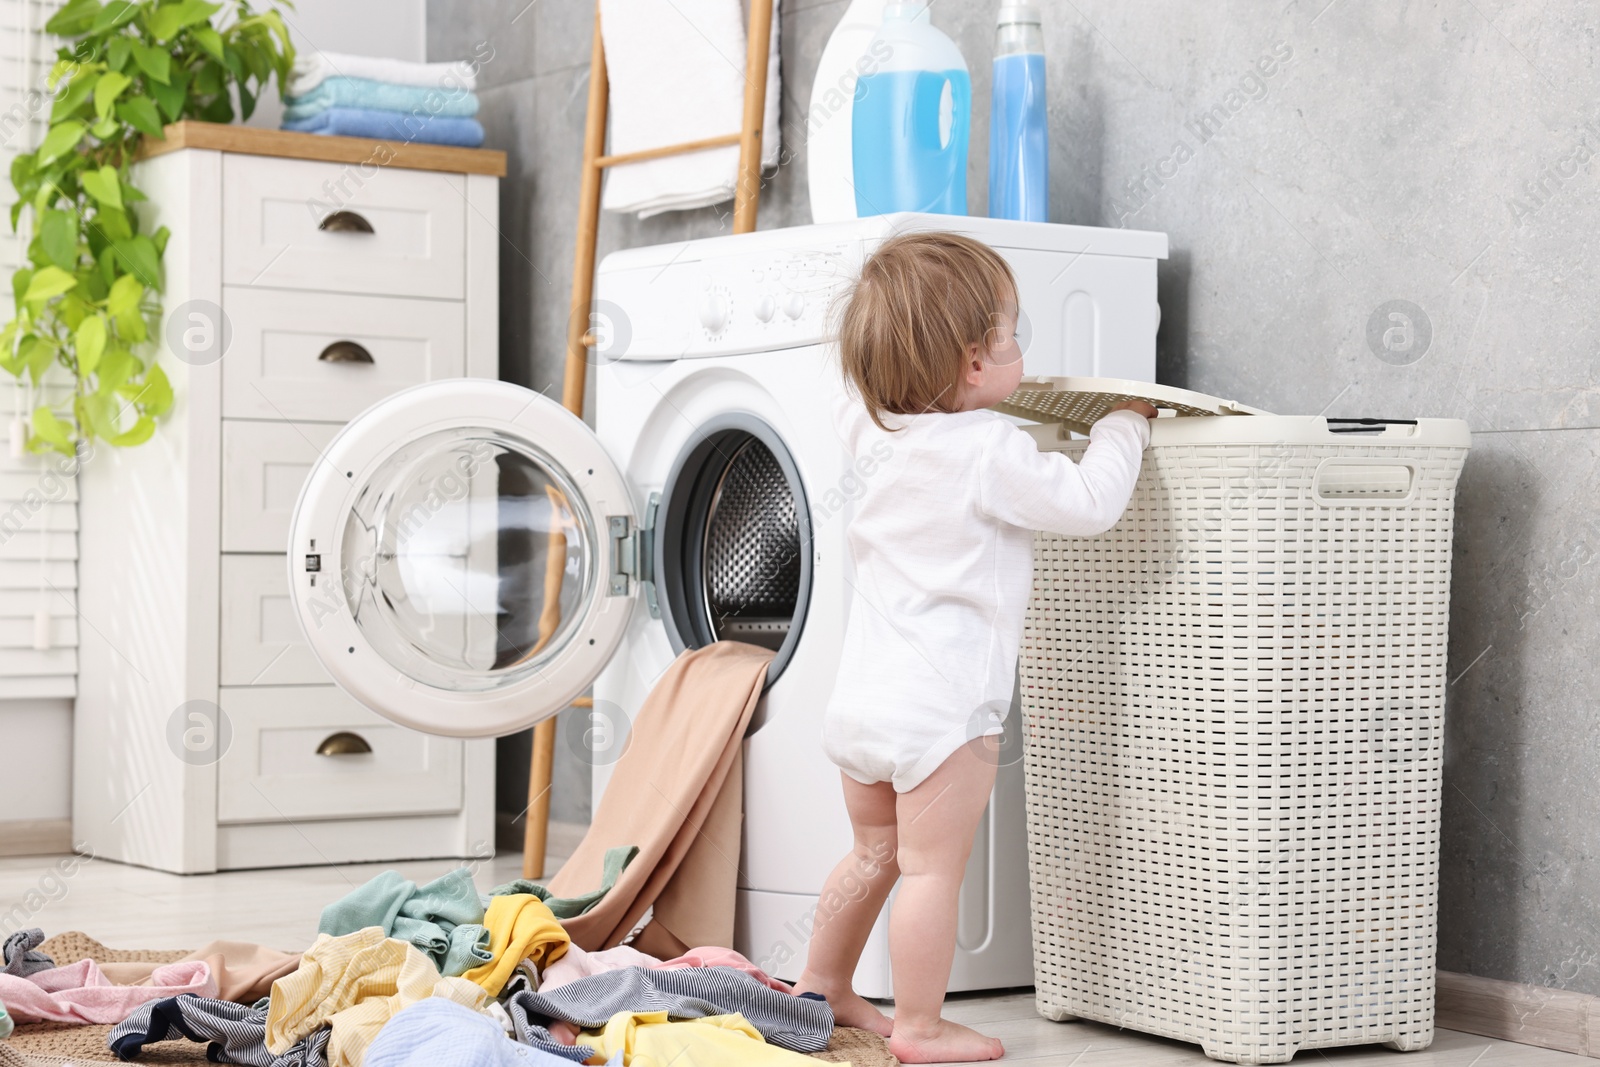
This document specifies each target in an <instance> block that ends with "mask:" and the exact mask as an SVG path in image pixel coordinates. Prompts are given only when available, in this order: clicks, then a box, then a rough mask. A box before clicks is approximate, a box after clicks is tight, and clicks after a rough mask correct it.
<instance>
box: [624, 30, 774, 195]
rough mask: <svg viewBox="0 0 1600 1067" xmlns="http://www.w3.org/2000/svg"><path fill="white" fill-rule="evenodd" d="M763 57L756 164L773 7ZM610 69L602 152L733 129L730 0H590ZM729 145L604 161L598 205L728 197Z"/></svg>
mask: <svg viewBox="0 0 1600 1067" xmlns="http://www.w3.org/2000/svg"><path fill="white" fill-rule="evenodd" d="M772 6H773V13H772V41H771V47H770V49H769V52H768V58H767V107H766V114H765V116H764V121H763V123H762V133H761V163H762V166H763V167H775V166H777V164H778V155H779V149H780V147H781V144H780V140H779V132H778V97H779V94H780V81H779V78H778V12H777V7H778V3H777V0H773V5H772ZM600 34H601V37H602V38H603V39H604V43H605V49H606V71H607V73H608V74H609V76H610V94H611V116H610V120H609V122H608V123H607V129H608V131H609V134H610V137H609V141H610V144H609V145H608V146H607V149H606V151H607V152H608V153H610V154H612V155H619V154H622V153H624V152H638V151H641V150H643V149H647V148H659V147H661V146H663V145H671V144H680V143H682V142H685V141H698V140H701V139H703V138H707V137H716V136H718V135H719V134H728V133H738V132H739V129H740V124H741V122H742V120H743V117H744V69H745V55H746V50H745V16H744V12H743V9H742V8H741V6H740V3H739V0H600ZM738 168H739V146H738V145H729V146H727V147H724V148H708V149H704V150H702V151H699V152H691V153H688V154H686V155H677V156H667V157H664V158H662V159H652V160H647V161H645V162H643V163H627V164H623V165H622V166H617V167H610V168H608V169H607V172H606V179H605V192H604V193H603V194H602V196H601V200H600V203H601V206H602V207H604V208H605V209H606V210H607V211H619V212H627V211H636V212H638V214H639V217H640V218H642V219H643V218H649V217H650V216H651V215H659V214H660V213H662V212H663V211H683V210H687V209H689V208H698V207H707V206H709V205H711V204H720V203H722V202H723V201H724V200H728V199H731V198H732V197H733V194H734V185H735V181H736V179H737V176H738Z"/></svg>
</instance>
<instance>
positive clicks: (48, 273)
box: [22, 238, 138, 304]
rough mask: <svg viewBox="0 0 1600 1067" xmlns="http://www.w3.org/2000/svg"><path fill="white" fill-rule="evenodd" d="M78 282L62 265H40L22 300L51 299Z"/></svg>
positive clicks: (29, 281) (27, 302)
mask: <svg viewBox="0 0 1600 1067" xmlns="http://www.w3.org/2000/svg"><path fill="white" fill-rule="evenodd" d="M137 239H138V238H135V240H137ZM77 284H78V279H76V278H74V277H73V276H72V275H70V274H68V273H67V272H66V271H64V270H62V269H61V268H60V267H40V268H39V269H38V270H36V271H34V272H33V277H31V278H29V279H28V288H27V291H26V292H24V293H23V294H22V302H23V303H24V304H31V303H34V302H35V301H45V300H49V299H51V298H52V297H57V296H60V295H61V294H62V293H64V292H66V291H67V290H68V289H71V288H72V287H73V286H75V285H77Z"/></svg>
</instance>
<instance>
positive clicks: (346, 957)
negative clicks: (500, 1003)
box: [267, 926, 489, 1067]
mask: <svg viewBox="0 0 1600 1067" xmlns="http://www.w3.org/2000/svg"><path fill="white" fill-rule="evenodd" d="M428 997H448V998H449V999H450V1000H453V1001H455V1002H456V1003H457V1004H464V1005H466V1006H467V1007H469V1008H471V1009H473V1010H474V1011H482V1010H483V1009H484V1007H485V1006H486V1005H487V1003H488V1000H489V997H488V995H487V994H485V993H484V991H483V989H482V988H481V987H479V986H477V985H474V984H473V983H471V982H466V981H463V980H461V979H460V978H441V977H439V972H438V970H437V969H436V968H435V967H434V966H433V961H432V960H430V959H428V957H426V956H424V955H423V954H422V953H421V952H419V951H417V949H416V948H415V947H414V946H412V945H410V944H408V943H406V942H404V941H399V940H396V939H395V938H392V937H385V936H384V934H383V929H382V928H381V927H377V926H369V927H367V928H366V929H365V930H357V931H356V932H355V933H353V934H345V935H344V936H343V937H333V936H331V935H329V934H322V935H320V936H319V937H318V938H317V942H316V944H314V945H312V946H311V949H310V951H308V952H307V953H306V954H305V956H303V957H302V958H301V960H300V967H299V969H298V970H296V971H295V972H294V973H292V974H287V975H284V976H283V977H282V978H280V979H278V980H277V981H276V982H273V983H272V1003H271V1004H270V1005H269V1006H268V1008H267V1049H268V1050H269V1051H270V1052H271V1053H272V1054H273V1055H274V1056H281V1055H283V1054H284V1053H285V1052H287V1051H289V1048H290V1046H292V1045H293V1044H294V1043H295V1042H297V1041H299V1040H300V1039H301V1038H303V1037H305V1036H306V1035H307V1034H309V1033H311V1032H313V1031H315V1030H318V1029H320V1028H322V1027H323V1026H328V1025H331V1026H332V1027H333V1032H332V1033H331V1034H330V1035H329V1036H328V1067H360V1064H361V1061H362V1059H364V1058H365V1057H366V1054H367V1046H368V1045H370V1044H372V1040H373V1038H375V1037H377V1036H378V1031H379V1030H380V1029H382V1027H383V1024H384V1023H386V1022H388V1021H389V1020H390V1019H391V1018H393V1017H394V1016H395V1014H396V1013H398V1012H399V1011H400V1009H402V1008H406V1007H409V1006H410V1005H412V1004H415V1003H416V1002H417V1001H419V1000H424V999H426V998H428Z"/></svg>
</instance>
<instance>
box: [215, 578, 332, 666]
mask: <svg viewBox="0 0 1600 1067" xmlns="http://www.w3.org/2000/svg"><path fill="white" fill-rule="evenodd" d="M221 622H222V628H221V630H222V632H221V636H222V659H221V663H220V668H221V669H220V671H219V677H220V679H221V682H222V684H223V685H327V684H329V683H330V682H331V681H332V679H330V678H329V677H328V672H327V671H325V670H323V669H322V664H321V663H319V662H318V661H317V657H316V656H314V655H312V652H311V649H310V648H309V647H308V646H307V645H306V639H305V635H304V634H302V633H301V632H300V623H299V622H297V621H296V620H295V617H294V606H293V604H292V603H291V602H290V600H289V561H288V559H287V557H285V556H256V555H243V554H239V553H230V554H228V555H224V556H223V557H222V620H221Z"/></svg>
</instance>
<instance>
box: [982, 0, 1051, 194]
mask: <svg viewBox="0 0 1600 1067" xmlns="http://www.w3.org/2000/svg"><path fill="white" fill-rule="evenodd" d="M1040 21H1041V20H1040V17H1039V5H1037V4H1031V3H1002V4H1001V5H1000V19H999V23H998V25H997V26H996V28H995V47H994V102H993V107H992V110H991V112H990V118H989V217H990V218H996V219H1022V220H1023V221H1025V222H1049V221H1050V153H1049V131H1048V120H1047V118H1046V114H1045V95H1044V30H1043V28H1042V27H1041V25H1040Z"/></svg>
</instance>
